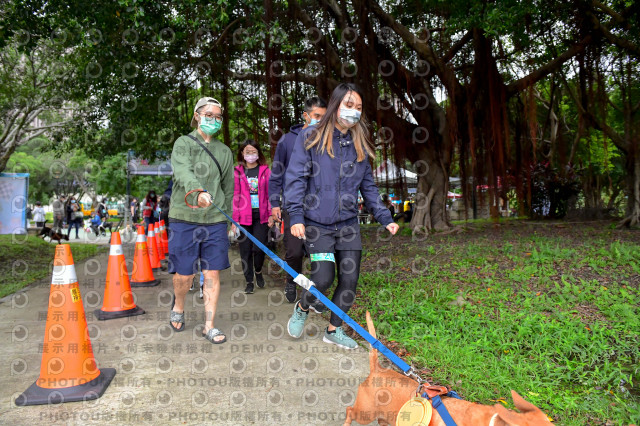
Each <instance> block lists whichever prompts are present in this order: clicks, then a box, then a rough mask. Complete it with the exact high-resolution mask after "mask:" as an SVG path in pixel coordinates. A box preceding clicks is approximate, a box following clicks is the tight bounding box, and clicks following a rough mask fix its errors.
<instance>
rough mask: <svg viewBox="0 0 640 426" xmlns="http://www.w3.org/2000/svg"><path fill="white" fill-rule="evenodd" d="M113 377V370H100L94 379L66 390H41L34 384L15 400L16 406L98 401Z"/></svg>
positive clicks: (114, 373) (114, 372)
mask: <svg viewBox="0 0 640 426" xmlns="http://www.w3.org/2000/svg"><path fill="white" fill-rule="evenodd" d="M115 375H116V369H115V368H101V369H100V375H99V376H98V377H96V378H95V379H93V380H91V381H90V382H87V383H84V384H82V385H78V386H71V387H68V388H56V389H49V388H41V387H40V386H38V385H37V384H36V383H37V382H36V383H34V384H32V385H31V386H29V388H28V389H27V390H26V391H24V392H23V393H22V394H21V395H20V396H19V397H18V398H16V405H18V406H20V407H24V406H27V405H44V404H62V403H64V402H76V401H89V400H92V399H98V398H100V397H101V396H102V394H103V393H104V391H105V390H106V389H107V387H109V384H110V383H111V380H113V377H114V376H115Z"/></svg>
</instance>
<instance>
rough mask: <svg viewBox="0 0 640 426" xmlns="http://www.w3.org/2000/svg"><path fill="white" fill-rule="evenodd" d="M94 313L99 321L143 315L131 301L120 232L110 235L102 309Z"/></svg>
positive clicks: (140, 309) (131, 295) (141, 310)
mask: <svg viewBox="0 0 640 426" xmlns="http://www.w3.org/2000/svg"><path fill="white" fill-rule="evenodd" d="M94 313H95V314H96V318H98V319H99V320H108V319H113V318H123V317H131V316H134V315H142V314H144V309H142V308H140V307H139V306H136V303H135V301H134V300H133V293H132V292H131V284H130V283H129V272H128V271H127V263H126V262H125V260H124V252H123V251H122V241H121V239H120V232H114V233H113V234H111V250H110V252H109V264H108V266H107V281H106V284H105V287H104V299H103V302H102V309H96V310H95V311H94Z"/></svg>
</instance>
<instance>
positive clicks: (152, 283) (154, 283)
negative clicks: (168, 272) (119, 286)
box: [130, 280, 160, 287]
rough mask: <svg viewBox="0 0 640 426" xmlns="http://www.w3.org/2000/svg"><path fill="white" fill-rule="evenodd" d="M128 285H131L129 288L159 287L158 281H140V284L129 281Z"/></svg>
mask: <svg viewBox="0 0 640 426" xmlns="http://www.w3.org/2000/svg"><path fill="white" fill-rule="evenodd" d="M130 284H131V287H155V286H157V285H160V280H151V281H141V282H135V281H130Z"/></svg>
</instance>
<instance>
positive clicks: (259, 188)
mask: <svg viewBox="0 0 640 426" xmlns="http://www.w3.org/2000/svg"><path fill="white" fill-rule="evenodd" d="M270 176H271V170H269V166H267V160H266V159H265V157H264V155H263V154H262V150H261V149H260V145H259V144H258V143H257V142H256V141H254V140H252V139H248V140H246V141H245V142H243V143H242V144H241V145H240V147H239V149H238V166H236V168H235V169H234V185H233V187H234V194H233V220H235V221H236V222H238V223H239V224H240V225H242V226H243V227H244V228H245V229H246V230H247V231H248V232H249V233H251V234H252V235H253V236H254V237H256V238H257V239H258V241H260V242H261V243H263V244H266V243H267V235H268V232H269V227H270V226H271V225H272V224H273V219H272V217H271V205H270V204H269V190H268V188H269V177H270ZM235 228H236V227H235V225H232V226H231V230H232V231H233V232H235V231H236V229H235ZM238 243H239V245H240V258H241V259H242V272H243V273H244V278H245V280H246V282H247V287H246V288H245V290H244V292H245V293H247V294H251V293H253V288H254V285H253V276H254V271H255V278H256V284H257V285H258V287H259V288H263V287H264V277H263V276H262V265H263V264H264V252H263V251H262V250H260V249H259V248H258V247H256V246H255V245H254V244H253V242H252V241H251V240H250V239H249V238H247V237H246V236H245V235H244V234H242V235H241V236H240V238H238Z"/></svg>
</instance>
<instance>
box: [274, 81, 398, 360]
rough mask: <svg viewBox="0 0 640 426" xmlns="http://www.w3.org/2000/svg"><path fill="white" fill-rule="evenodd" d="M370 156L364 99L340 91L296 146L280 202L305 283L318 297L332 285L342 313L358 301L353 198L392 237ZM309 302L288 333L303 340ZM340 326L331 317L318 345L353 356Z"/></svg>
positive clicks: (305, 299)
mask: <svg viewBox="0 0 640 426" xmlns="http://www.w3.org/2000/svg"><path fill="white" fill-rule="evenodd" d="M374 156H375V153H374V151H373V148H372V146H371V143H370V141H369V132H368V129H367V124H366V122H365V120H364V117H363V116H362V92H361V91H360V89H359V88H358V87H357V86H355V85H353V84H350V83H342V84H340V85H338V86H337V87H336V88H335V90H334V91H333V93H332V94H331V99H330V100H329V105H328V107H327V113H326V114H325V116H324V117H323V118H322V119H321V120H320V122H319V123H318V124H317V125H315V126H312V127H309V128H307V129H305V130H304V131H302V132H301V133H300V134H299V135H298V138H297V140H296V144H295V147H294V148H293V153H292V155H291V160H290V161H289V167H288V168H287V173H286V176H285V182H286V185H285V196H284V199H285V203H286V206H285V207H286V209H287V211H288V212H289V215H290V217H291V234H292V235H293V236H294V237H298V238H303V239H305V245H306V248H307V251H308V252H309V255H310V257H311V271H312V272H311V280H312V281H313V282H314V284H315V286H316V288H317V289H318V290H320V291H325V290H327V289H328V288H329V287H330V286H331V284H332V283H333V279H334V277H335V272H336V268H337V271H338V286H337V288H336V290H335V292H334V294H333V297H332V302H333V303H335V304H336V305H338V307H340V308H341V309H342V310H343V311H344V312H347V311H348V310H349V308H351V305H352V304H353V301H354V299H355V295H356V285H357V283H358V276H359V275H360V258H361V256H362V243H361V241H360V225H359V224H358V191H360V194H362V197H363V198H364V202H365V204H366V206H367V208H368V209H369V211H370V212H371V213H373V215H374V217H375V218H376V220H377V221H378V222H379V223H381V224H382V225H384V226H385V227H386V228H387V229H388V230H389V232H391V234H395V233H396V232H397V231H398V225H397V224H395V223H393V218H392V217H391V214H390V213H389V210H388V209H387V208H386V207H385V206H384V205H383V204H382V203H381V200H380V197H379V194H378V188H377V187H376V185H375V183H374V182H373V175H372V172H371V165H370V163H369V157H374ZM314 301H315V297H314V296H313V295H312V294H311V293H309V292H308V291H305V292H304V293H303V294H302V298H301V299H300V301H299V302H298V303H296V306H295V308H294V311H293V316H292V317H291V319H290V320H289V323H288V326H287V329H288V332H289V335H290V336H292V337H294V338H299V337H301V336H302V333H303V331H304V323H305V320H306V319H307V316H308V314H309V312H308V311H309V306H310V305H311V304H312V303H313V302H314ZM341 326H342V320H341V319H340V318H339V317H338V316H337V315H336V314H334V313H332V314H331V320H330V324H329V326H328V327H327V329H326V330H325V333H324V338H323V340H324V341H325V342H327V343H332V344H335V345H338V346H340V347H342V348H347V349H354V348H356V347H357V344H356V342H355V341H354V340H353V339H351V338H350V337H348V336H347V335H346V334H345V333H344V331H343V330H342V327H341Z"/></svg>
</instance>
